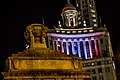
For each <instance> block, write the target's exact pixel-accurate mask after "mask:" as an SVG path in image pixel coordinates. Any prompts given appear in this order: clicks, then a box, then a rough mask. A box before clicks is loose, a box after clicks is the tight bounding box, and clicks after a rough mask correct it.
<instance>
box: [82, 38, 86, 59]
mask: <svg viewBox="0 0 120 80" xmlns="http://www.w3.org/2000/svg"><path fill="white" fill-rule="evenodd" d="M83 46H84V54H85V58H86V59H87V52H86V45H85V40H83Z"/></svg>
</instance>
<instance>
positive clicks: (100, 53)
mask: <svg viewBox="0 0 120 80" xmlns="http://www.w3.org/2000/svg"><path fill="white" fill-rule="evenodd" d="M97 40H98V46H99V49H98V50H99V55H100V56H102V52H101V46H100V39H97Z"/></svg>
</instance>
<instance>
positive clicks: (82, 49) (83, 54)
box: [80, 41, 85, 59]
mask: <svg viewBox="0 0 120 80" xmlns="http://www.w3.org/2000/svg"><path fill="white" fill-rule="evenodd" d="M80 53H81V57H82V59H85V53H84V45H83V42H82V41H80Z"/></svg>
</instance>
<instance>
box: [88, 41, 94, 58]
mask: <svg viewBox="0 0 120 80" xmlns="http://www.w3.org/2000/svg"><path fill="white" fill-rule="evenodd" d="M88 42H89V50H90V56H91V58H93V56H92V49H91V40H90V39H89V41H88Z"/></svg>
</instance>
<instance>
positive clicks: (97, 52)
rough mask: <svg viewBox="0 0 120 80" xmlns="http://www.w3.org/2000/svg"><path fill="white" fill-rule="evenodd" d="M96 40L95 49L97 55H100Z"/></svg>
mask: <svg viewBox="0 0 120 80" xmlns="http://www.w3.org/2000/svg"><path fill="white" fill-rule="evenodd" d="M94 42H95V51H96V56H98V54H99V51H98V48H97V43H96V39H95V40H94Z"/></svg>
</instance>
